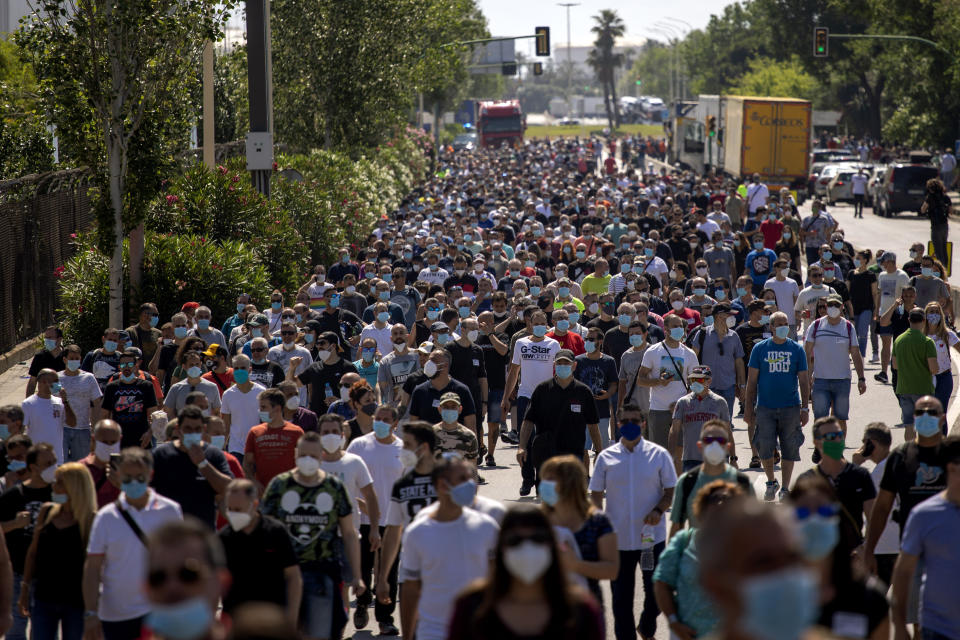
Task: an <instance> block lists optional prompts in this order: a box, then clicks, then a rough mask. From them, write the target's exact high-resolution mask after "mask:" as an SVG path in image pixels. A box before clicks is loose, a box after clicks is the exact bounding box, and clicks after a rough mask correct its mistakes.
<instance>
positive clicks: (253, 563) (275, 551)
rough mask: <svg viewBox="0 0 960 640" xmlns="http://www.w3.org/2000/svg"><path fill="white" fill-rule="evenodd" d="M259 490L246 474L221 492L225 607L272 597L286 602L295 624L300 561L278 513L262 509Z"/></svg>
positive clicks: (228, 610) (230, 611)
mask: <svg viewBox="0 0 960 640" xmlns="http://www.w3.org/2000/svg"><path fill="white" fill-rule="evenodd" d="M259 506H260V500H259V495H258V493H257V490H256V487H255V486H254V485H253V483H252V482H251V481H250V480H245V479H237V480H232V481H230V484H228V485H227V489H226V493H225V495H224V513H225V514H226V519H227V521H228V523H229V524H228V526H226V527H224V528H222V529H220V531H219V532H218V534H217V535H218V537H219V538H220V543H221V544H222V545H223V550H224V554H225V557H226V567H227V569H228V570H229V571H230V577H231V580H230V587H229V589H228V590H227V592H226V594H224V596H223V610H224V611H225V612H226V613H227V614H230V615H233V614H234V613H235V612H236V611H237V609H238V608H239V607H241V606H242V605H244V604H246V603H251V602H272V603H274V604H277V605H279V606H282V607H284V608H285V610H286V613H287V619H288V620H289V621H290V623H291V624H293V625H296V623H297V619H298V617H299V613H300V599H301V597H302V593H303V577H302V576H301V574H300V564H299V561H298V559H297V555H296V553H295V552H294V550H293V544H292V542H291V540H290V536H289V535H287V531H286V529H285V528H284V526H283V524H281V523H280V522H279V521H278V520H277V519H276V518H271V517H270V516H264V515H261V514H260V512H259V509H258V507H259Z"/></svg>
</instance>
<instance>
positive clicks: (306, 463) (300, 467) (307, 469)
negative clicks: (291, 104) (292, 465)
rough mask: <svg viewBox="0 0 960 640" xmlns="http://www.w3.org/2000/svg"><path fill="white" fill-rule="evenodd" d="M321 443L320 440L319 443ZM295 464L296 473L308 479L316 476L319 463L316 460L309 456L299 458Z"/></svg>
mask: <svg viewBox="0 0 960 640" xmlns="http://www.w3.org/2000/svg"><path fill="white" fill-rule="evenodd" d="M322 442H323V441H322V440H321V443H322ZM296 462H297V471H299V472H300V473H301V474H303V475H305V476H307V477H310V476H315V475H317V471H319V470H320V462H319V461H318V460H317V459H316V458H312V457H310V456H300V457H299V458H297V460H296Z"/></svg>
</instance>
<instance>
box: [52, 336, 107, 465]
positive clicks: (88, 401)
mask: <svg viewBox="0 0 960 640" xmlns="http://www.w3.org/2000/svg"><path fill="white" fill-rule="evenodd" d="M64 355H65V356H66V365H67V368H66V369H64V370H63V371H61V372H60V385H61V386H62V387H63V390H64V391H66V392H67V395H68V397H69V398H70V408H71V409H73V413H74V415H75V416H76V418H77V424H76V426H75V427H69V426H68V427H66V428H64V430H63V462H73V461H75V460H82V459H83V458H86V457H87V456H88V455H89V454H90V438H91V433H92V429H91V421H90V416H99V415H100V403H101V401H102V398H103V392H102V391H101V390H100V385H99V384H98V383H97V378H96V377H95V376H94V375H93V374H92V373H89V372H87V371H83V370H81V369H80V364H81V362H82V360H83V354H82V353H81V351H80V347H78V346H77V345H75V344H71V345H68V346H67V348H66V349H64Z"/></svg>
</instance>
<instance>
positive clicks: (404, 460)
mask: <svg viewBox="0 0 960 640" xmlns="http://www.w3.org/2000/svg"><path fill="white" fill-rule="evenodd" d="M419 461H420V460H419V459H418V458H417V454H416V453H415V452H413V451H410V449H401V450H400V464H402V465H403V468H404V469H412V468H414V467H415V466H417V462H419Z"/></svg>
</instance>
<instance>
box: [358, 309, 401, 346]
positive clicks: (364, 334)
mask: <svg viewBox="0 0 960 640" xmlns="http://www.w3.org/2000/svg"><path fill="white" fill-rule="evenodd" d="M373 317H374V321H373V322H371V323H370V324H368V325H367V326H365V327H364V328H363V330H361V331H360V341H361V342H363V341H364V340H365V339H366V338H373V339H374V340H376V341H377V350H378V351H379V352H380V354H381V355H384V354H387V353H390V352H391V351H393V340H392V339H391V338H390V333H391V330H392V328H393V327H392V325H391V324H390V307H389V305H388V304H387V303H386V302H378V303H377V304H375V305H374V306H373Z"/></svg>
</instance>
